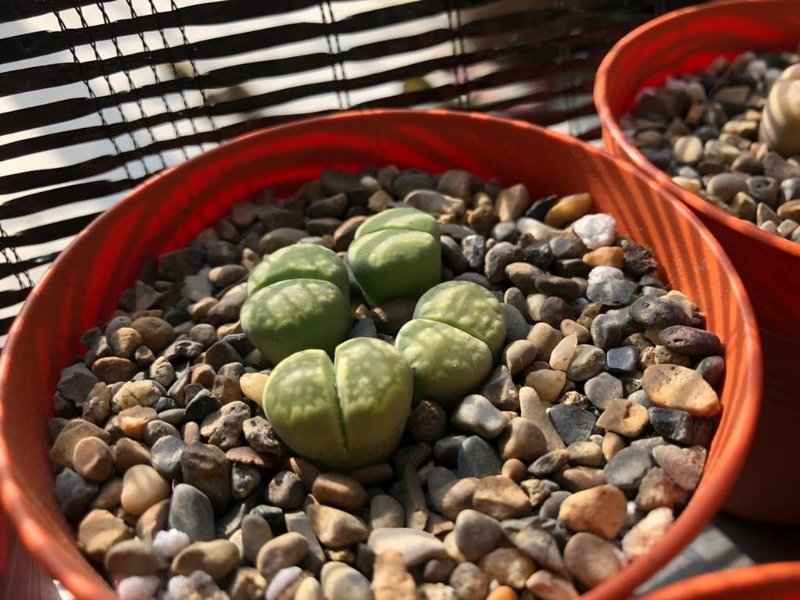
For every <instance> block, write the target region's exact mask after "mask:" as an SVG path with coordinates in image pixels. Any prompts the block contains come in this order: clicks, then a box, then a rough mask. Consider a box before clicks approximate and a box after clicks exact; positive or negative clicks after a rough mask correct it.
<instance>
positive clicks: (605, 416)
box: [596, 398, 649, 438]
mask: <svg viewBox="0 0 800 600" xmlns="http://www.w3.org/2000/svg"><path fill="white" fill-rule="evenodd" d="M648 422H649V419H648V413H647V409H646V408H645V407H644V406H641V405H640V404H637V403H636V402H631V401H630V400H624V399H622V398H617V399H615V400H612V401H611V402H609V403H608V405H607V406H606V409H605V410H604V411H603V413H602V414H601V415H600V417H599V418H598V419H597V423H596V424H597V426H598V427H600V428H601V429H604V430H606V431H613V432H614V433H618V434H620V435H623V436H625V437H629V438H631V437H637V436H639V435H640V434H641V433H642V432H643V431H644V428H645V427H646V426H647V424H648Z"/></svg>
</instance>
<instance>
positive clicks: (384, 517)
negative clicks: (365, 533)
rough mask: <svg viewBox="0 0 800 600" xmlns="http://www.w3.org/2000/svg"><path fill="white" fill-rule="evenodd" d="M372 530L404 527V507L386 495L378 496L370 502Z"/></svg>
mask: <svg viewBox="0 0 800 600" xmlns="http://www.w3.org/2000/svg"><path fill="white" fill-rule="evenodd" d="M369 506H370V509H369V514H370V529H372V530H375V529H380V528H382V527H403V524H404V523H405V511H404V509H403V505H402V504H400V503H399V502H398V501H397V500H395V499H394V498H392V497H391V496H388V495H386V494H378V495H377V496H374V497H373V498H372V500H370V505H369Z"/></svg>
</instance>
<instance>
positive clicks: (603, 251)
mask: <svg viewBox="0 0 800 600" xmlns="http://www.w3.org/2000/svg"><path fill="white" fill-rule="evenodd" d="M581 260H583V262H585V263H586V264H587V265H589V266H590V267H614V268H615V269H621V268H622V265H624V264H625V258H624V251H623V250H622V248H620V247H619V246H604V247H602V248H598V249H597V250H592V251H591V252H587V253H586V254H584V255H583V258H582V259H581Z"/></svg>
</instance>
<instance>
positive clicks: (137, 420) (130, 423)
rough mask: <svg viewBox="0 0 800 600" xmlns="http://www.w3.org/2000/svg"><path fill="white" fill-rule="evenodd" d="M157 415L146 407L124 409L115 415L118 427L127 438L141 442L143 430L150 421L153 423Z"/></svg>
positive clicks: (153, 410)
mask: <svg viewBox="0 0 800 600" xmlns="http://www.w3.org/2000/svg"><path fill="white" fill-rule="evenodd" d="M157 416H158V414H157V413H156V411H155V409H154V408H150V407H147V406H133V407H131V408H126V409H125V410H123V411H121V412H120V413H119V415H117V418H118V423H119V427H120V429H121V430H122V432H123V433H124V434H125V435H126V436H128V437H129V438H132V439H135V440H141V439H142V438H143V437H144V430H145V427H147V424H148V423H149V422H150V421H154V420H155V419H156V418H157Z"/></svg>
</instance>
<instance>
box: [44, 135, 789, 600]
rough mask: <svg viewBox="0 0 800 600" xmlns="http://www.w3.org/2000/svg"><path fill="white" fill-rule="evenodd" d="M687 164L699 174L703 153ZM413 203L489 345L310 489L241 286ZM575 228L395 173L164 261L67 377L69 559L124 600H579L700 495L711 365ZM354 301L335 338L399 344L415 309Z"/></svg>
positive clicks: (467, 182) (681, 311) (55, 425)
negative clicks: (369, 454) (495, 328)
mask: <svg viewBox="0 0 800 600" xmlns="http://www.w3.org/2000/svg"><path fill="white" fill-rule="evenodd" d="M684 135H691V133H690V132H687V133H686V134H684ZM679 146H680V148H679V151H680V152H681V155H682V156H684V158H688V159H689V160H695V159H696V158H697V143H696V142H695V141H694V140H687V141H684V142H682V143H681V144H679ZM670 152H672V150H670ZM703 152H705V149H703ZM703 160H704V158H701V159H699V162H695V163H693V164H694V166H698V165H700V164H702V162H703ZM775 162H776V161H774V160H773V163H775ZM780 168H781V165H780V164H779V163H776V164H772V165H771V166H770V168H769V169H766V170H768V171H769V172H774V171H776V170H779V169H780ZM783 168H784V169H786V168H788V167H786V166H785V165H784V166H783ZM789 170H791V169H790V168H789ZM765 172H766V171H765ZM765 176H768V175H765ZM737 181H738V180H737ZM723 184H726V185H728V184H730V185H739V184H738V183H736V182H734V183H730V182H728V181H727V180H725V179H720V180H718V181H717V182H716V183H715V186H722V185H723ZM756 184H758V185H756ZM784 188H785V189H789V188H788V187H787V186H783V187H780V186H779V188H778V190H777V191H774V190H773V188H772V187H770V185H769V182H763V181H761V182H758V181H751V182H750V185H749V186H748V187H747V190H748V192H750V193H752V191H753V190H754V189H757V190H758V193H759V194H762V195H765V194H766V195H767V196H769V195H770V194H772V193H773V191H774V193H775V194H776V195H777V197H778V198H779V199H780V198H781V194H785V193H786V192H785V190H784ZM715 189H716V188H715ZM736 189H737V190H739V188H736ZM792 189H794V188H792ZM415 190H416V191H415ZM419 190H422V191H419ZM771 190H772V191H771ZM725 193H726V194H727V193H730V190H729V191H727V192H725ZM740 193H741V191H740V190H739V191H736V193H735V194H734V198H735V197H736V194H740ZM792 193H793V192H792ZM770 197H771V196H770ZM404 199H405V204H406V205H415V204H416V205H419V206H422V207H428V208H430V210H431V211H432V214H435V215H437V218H438V221H439V223H440V229H441V234H442V243H443V246H442V259H443V265H444V266H445V271H444V273H445V277H446V278H456V277H457V278H459V279H462V280H463V279H466V280H472V281H476V282H479V283H480V284H481V285H483V286H484V287H487V288H488V289H489V290H491V291H492V292H493V293H494V294H495V296H496V297H497V298H498V299H499V300H500V301H501V302H502V307H503V313H504V314H505V316H506V321H507V329H506V337H505V341H504V344H503V346H502V347H501V348H500V349H499V350H498V352H497V353H496V355H495V356H494V359H495V362H494V366H493V369H492V371H491V373H490V374H489V375H488V376H487V377H486V379H485V380H484V381H483V382H482V383H481V384H480V385H479V386H478V387H477V389H475V390H473V391H472V393H470V394H467V395H466V396H464V397H463V398H460V399H459V400H458V401H457V402H456V403H455V404H454V405H453V406H454V408H453V409H451V410H449V411H447V410H445V408H443V406H442V405H440V404H438V403H436V402H434V401H432V400H430V399H425V398H420V399H418V401H417V402H416V403H415V405H414V408H413V411H412V413H411V416H410V418H409V420H408V422H407V423H406V425H405V431H404V434H403V438H402V441H401V444H400V447H399V448H398V449H397V450H396V451H395V452H394V453H393V454H392V455H391V457H389V458H388V459H386V460H385V462H383V463H381V464H377V465H370V466H367V467H364V468H362V469H358V470H357V471H354V472H352V473H343V472H332V471H324V470H322V471H321V470H320V469H319V468H318V467H317V466H315V465H313V464H312V463H310V462H309V461H307V460H306V459H303V458H302V457H299V456H296V455H294V454H293V452H292V451H291V449H289V448H288V447H287V446H286V445H284V443H283V442H282V441H281V440H280V438H279V436H278V435H277V434H276V432H275V430H274V429H273V427H272V425H271V423H270V421H269V419H268V417H267V416H266V415H265V414H264V411H263V410H262V407H261V399H262V396H263V390H264V386H265V384H266V382H267V381H268V379H269V376H270V373H271V369H272V367H273V366H274V365H271V364H270V363H269V362H268V361H267V360H265V359H264V358H263V357H262V356H261V354H260V352H259V351H258V350H256V349H254V346H253V344H252V343H251V342H250V340H249V339H248V338H247V336H246V335H245V334H244V333H243V332H242V330H241V328H240V326H239V323H238V310H239V308H240V307H241V305H242V302H243V301H244V299H245V298H246V294H245V292H244V284H245V280H246V277H247V275H248V273H249V272H250V271H251V270H252V269H253V268H254V267H255V266H256V265H257V264H258V262H259V260H260V258H261V256H262V254H263V253H264V252H273V251H275V250H277V249H279V248H281V247H284V246H286V245H289V244H293V243H297V242H298V241H299V240H304V242H305V241H306V238H309V237H310V235H313V236H316V237H314V238H313V239H308V240H307V241H309V242H313V243H317V244H322V245H325V246H327V247H329V248H332V249H334V250H336V251H338V252H340V253H344V252H346V250H347V247H348V245H349V243H350V242H351V241H352V240H353V238H354V235H355V231H356V229H357V227H358V225H359V224H360V223H361V222H363V221H364V220H365V218H366V217H368V216H369V215H370V214H372V213H373V212H379V211H380V210H384V209H386V208H391V207H392V206H393V205H394V203H396V202H400V201H403V200H404ZM767 199H768V198H767ZM304 208H308V210H307V212H306V213H303V209H304ZM591 208H592V200H591V196H590V194H584V193H579V194H574V195H572V196H567V197H558V196H551V197H546V198H537V197H536V196H535V195H533V194H531V190H528V189H527V188H526V187H525V186H524V185H522V184H517V185H514V186H512V187H509V188H503V187H501V186H499V185H498V184H497V183H496V182H493V181H492V182H484V181H482V180H479V179H478V178H475V177H472V176H471V175H470V174H468V173H465V172H463V171H450V172H448V173H445V174H443V175H441V176H432V175H430V174H427V173H423V172H421V171H404V170H398V169H396V168H394V167H387V168H384V169H380V170H377V171H375V170H370V171H368V172H365V173H362V174H361V175H359V176H353V175H350V174H346V173H342V172H340V171H336V170H329V171H326V172H325V174H324V175H323V178H322V182H314V183H310V184H308V185H306V186H304V187H303V188H302V191H301V192H299V193H298V195H297V196H294V197H292V198H290V199H289V201H288V202H287V203H286V204H284V205H282V207H276V206H274V205H271V204H268V203H263V202H262V201H260V200H256V201H254V202H252V203H243V204H242V205H237V207H234V209H233V210H232V212H231V214H230V215H229V216H228V217H227V218H224V219H223V220H222V221H221V222H220V224H218V226H217V227H216V228H213V229H207V230H204V231H203V232H201V234H200V235H199V236H198V238H197V239H196V240H195V241H194V242H192V244H191V245H190V246H189V247H187V248H184V249H179V250H176V251H174V252H172V253H170V254H169V255H166V256H164V257H162V259H161V261H160V263H159V266H158V267H157V268H156V269H155V274H154V275H153V271H151V272H150V274H149V275H147V277H146V278H143V279H142V280H140V281H138V282H137V283H136V285H135V286H134V288H132V291H131V292H130V293H128V294H127V295H126V296H125V297H126V298H128V299H129V300H130V299H133V300H130V302H129V301H125V302H121V304H120V307H119V310H118V311H117V313H116V314H115V316H114V318H113V319H112V321H111V322H110V323H108V324H107V326H106V327H104V328H103V329H100V328H95V329H93V330H91V331H90V332H89V333H88V334H87V336H86V339H87V348H88V349H89V351H88V354H87V356H86V357H84V359H85V360H82V361H81V362H79V363H76V364H75V365H72V366H69V367H67V368H66V369H64V370H63V371H62V375H61V379H60V381H59V383H58V387H57V394H56V396H55V398H54V404H55V406H56V409H57V415H59V417H61V418H58V417H57V418H56V419H54V420H53V421H52V422H51V423H50V431H51V432H52V434H53V445H52V448H51V450H50V459H51V461H52V462H53V464H54V466H55V467H56V468H57V469H58V474H57V476H56V479H55V492H56V499H57V501H58V504H59V506H60V507H61V510H62V511H63V512H64V514H65V516H66V517H67V519H69V520H70V521H71V522H72V523H73V524H74V525H75V528H76V535H77V537H78V539H79V540H80V544H81V548H82V549H83V550H84V551H85V552H86V553H87V555H89V556H91V557H92V558H93V560H95V561H96V564H97V565H99V566H98V570H99V571H100V572H101V574H103V575H104V576H105V577H106V578H108V580H109V581H117V582H118V583H117V589H118V591H119V592H120V594H121V595H122V596H123V597H131V598H133V597H135V594H136V593H137V590H139V589H145V588H147V589H154V590H157V592H158V593H163V592H166V590H170V592H171V593H173V596H174V597H189V596H191V595H192V594H194V595H195V596H194V597H209V598H222V597H223V596H222V594H223V590H226V592H227V593H228V594H229V595H230V597H233V598H251V597H253V598H255V597H259V598H263V597H268V598H272V597H274V598H278V597H281V596H282V595H285V594H286V593H293V594H295V595H294V597H295V598H298V599H299V600H305V599H306V598H309V599H310V598H318V597H320V594H325V597H327V598H347V599H348V600H349V599H352V598H356V599H357V598H371V597H374V598H378V597H383V596H382V594H386V593H388V592H387V590H392V592H393V593H395V596H386V597H405V595H408V596H409V597H413V594H414V593H415V588H416V591H418V592H420V593H424V594H427V595H428V597H442V598H452V597H458V598H464V599H470V600H471V599H473V598H474V599H475V600H478V599H482V598H485V597H486V596H487V594H488V593H489V589H490V585H491V586H492V587H493V588H496V589H494V592H493V593H494V596H492V597H495V596H497V597H506V596H502V594H506V595H508V594H512V593H517V592H521V591H522V590H523V589H527V590H528V591H529V592H531V593H533V594H537V591H538V595H542V596H543V597H547V596H546V594H548V593H551V592H552V593H553V594H559V596H558V597H572V596H574V595H575V593H577V591H581V592H583V591H586V590H588V589H589V588H591V587H593V586H595V585H597V584H598V583H600V582H601V581H603V580H605V579H607V578H608V577H611V576H613V574H615V573H616V572H617V571H619V569H620V568H621V567H622V562H621V561H622V558H621V557H623V556H627V557H628V559H630V560H638V559H639V557H641V556H642V555H645V554H646V553H647V551H648V549H649V548H650V547H651V546H652V544H654V543H656V542H657V541H658V539H660V538H661V537H662V536H663V535H664V533H665V531H667V530H668V528H669V526H670V524H671V523H672V521H673V520H674V518H675V516H676V515H677V514H678V513H679V512H680V510H682V508H683V507H684V506H685V504H686V502H687V501H688V498H689V497H690V495H691V492H692V491H693V490H694V489H695V488H696V486H697V484H698V481H699V478H700V476H701V474H702V469H703V466H704V464H705V459H706V450H705V448H704V447H703V445H707V444H708V443H709V442H710V439H711V436H712V434H713V431H714V428H715V424H716V420H717V411H718V409H719V402H718V397H717V394H716V392H715V391H714V386H716V385H717V384H718V383H719V382H720V380H721V377H722V375H723V374H724V369H725V360H724V350H723V348H722V344H721V342H720V340H719V339H718V338H717V336H715V335H714V334H713V333H710V332H707V331H705V330H703V329H702V328H701V327H700V326H701V324H702V323H703V322H704V315H703V314H702V313H701V312H700V308H698V307H696V306H695V305H694V304H692V302H691V300H690V299H688V298H686V297H685V296H683V295H682V294H680V293H679V292H677V291H674V290H673V291H669V292H667V289H668V288H667V286H666V284H664V283H662V282H661V281H659V280H658V279H657V278H656V277H654V276H652V273H653V272H654V271H655V270H656V268H657V263H656V262H655V259H654V257H653V256H652V254H651V253H650V251H649V250H648V249H647V248H644V247H643V246H639V245H638V244H635V243H633V242H631V241H630V240H628V239H627V238H625V237H623V236H621V235H620V234H619V232H618V231H617V229H616V222H615V220H614V219H613V217H611V216H609V215H604V214H595V213H592V212H591ZM789 208H791V207H789ZM788 210H789V209H784V210H783V213H784V214H787V211H788ZM762 212H763V211H762ZM778 218H782V217H778ZM232 240H238V241H232ZM173 292H174V293H173ZM351 293H352V296H353V301H354V321H353V323H352V325H351V328H350V334H349V336H350V337H373V338H375V337H378V338H379V339H383V340H384V341H387V342H390V343H391V342H393V341H394V338H393V335H394V332H395V331H396V330H397V325H398V324H399V323H400V322H401V321H403V320H405V319H407V318H409V315H410V313H411V310H412V308H413V306H412V303H409V302H404V303H403V305H402V306H400V305H397V306H395V305H391V304H387V305H386V306H383V307H369V306H368V305H367V304H366V302H365V301H364V300H363V298H362V297H361V294H360V291H359V290H358V288H357V287H353V289H352V290H351ZM398 306H400V308H398ZM400 309H402V310H400ZM401 313H402V314H401ZM687 390H688V391H687ZM629 502H630V503H631V506H633V505H634V504H635V507H636V509H637V515H636V516H637V519H638V521H636V522H633V521H629V516H628V504H629ZM123 509H124V510H123ZM109 557H110V558H111V561H110V562H109V561H108V558H109ZM534 565H535V567H534ZM109 567H110V568H109ZM534 568H536V569H538V570H536V571H534ZM492 581H495V582H496V583H494V584H492V583H491V582H492ZM414 582H417V583H416V584H415V583H414ZM148 586H149V587H148ZM514 590H516V592H514ZM548 590H549V591H548ZM508 597H513V596H508Z"/></svg>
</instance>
